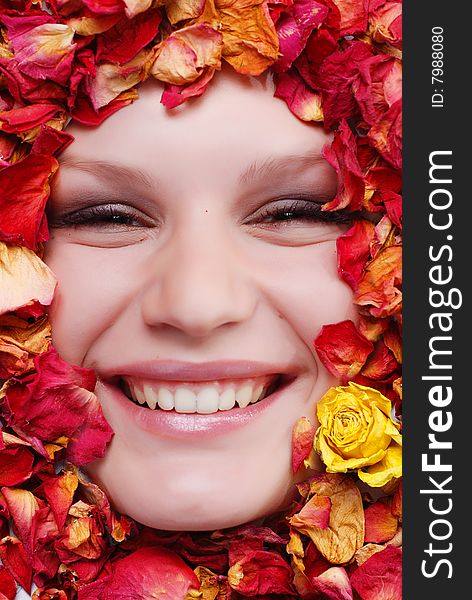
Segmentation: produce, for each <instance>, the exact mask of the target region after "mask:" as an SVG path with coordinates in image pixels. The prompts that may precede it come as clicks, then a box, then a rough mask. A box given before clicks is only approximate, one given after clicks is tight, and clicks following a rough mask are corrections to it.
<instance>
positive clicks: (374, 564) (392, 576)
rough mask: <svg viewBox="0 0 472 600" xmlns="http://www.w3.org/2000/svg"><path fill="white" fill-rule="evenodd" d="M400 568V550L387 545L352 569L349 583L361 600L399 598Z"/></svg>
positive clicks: (400, 594) (399, 599) (394, 599)
mask: <svg viewBox="0 0 472 600" xmlns="http://www.w3.org/2000/svg"><path fill="white" fill-rule="evenodd" d="M401 568H402V552H401V550H400V549H399V548H394V547H392V546H387V547H386V548H385V549H384V550H382V551H381V552H376V553H375V554H373V555H372V556H371V557H370V558H369V559H368V560H366V561H365V562H364V563H363V564H362V565H361V566H360V567H359V568H358V569H356V571H354V573H353V574H352V575H351V585H352V587H353V588H354V590H355V591H356V592H357V593H358V594H359V598H360V599H361V600H401V598H402V578H401Z"/></svg>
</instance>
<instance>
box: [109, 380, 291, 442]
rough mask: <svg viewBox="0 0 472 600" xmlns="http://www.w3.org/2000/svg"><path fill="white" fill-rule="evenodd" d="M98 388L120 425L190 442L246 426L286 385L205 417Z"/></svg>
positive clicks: (265, 408) (111, 387)
mask: <svg viewBox="0 0 472 600" xmlns="http://www.w3.org/2000/svg"><path fill="white" fill-rule="evenodd" d="M99 385H100V387H102V389H103V390H104V392H105V393H106V395H107V396H108V397H110V398H111V400H112V402H113V404H114V405H115V406H117V407H118V409H119V411H120V412H121V413H122V414H123V420H124V422H127V421H129V420H131V421H132V422H133V423H134V424H135V425H137V427H138V428H139V429H141V430H145V431H147V432H149V433H151V434H153V435H156V436H160V437H172V438H187V439H188V437H189V436H192V439H194V438H206V437H214V436H215V435H224V434H226V433H229V432H231V431H235V430H237V429H240V428H241V427H244V426H245V425H248V424H249V423H251V422H252V421H254V419H257V418H258V417H259V416H261V415H262V414H263V413H265V412H266V411H267V410H268V409H269V407H270V406H271V405H272V404H273V403H274V402H276V401H277V399H278V398H279V397H280V396H281V394H282V393H283V392H284V391H285V390H286V389H287V387H289V385H290V384H285V385H282V386H281V387H280V388H278V389H277V390H276V391H275V392H274V393H272V394H270V395H269V396H267V397H266V398H264V399H263V400H259V402H256V403H255V404H252V405H249V406H248V407H247V408H230V409H229V410H227V411H218V412H216V413H212V414H209V415H204V414H199V413H177V412H175V410H169V411H166V410H160V409H156V410H151V409H150V408H143V407H142V406H139V405H137V404H135V403H134V402H132V401H131V400H129V398H128V397H127V396H126V395H125V394H124V393H123V392H122V391H121V390H120V389H119V388H118V387H116V386H115V385H111V384H109V383H105V382H103V381H101V382H100V384H99Z"/></svg>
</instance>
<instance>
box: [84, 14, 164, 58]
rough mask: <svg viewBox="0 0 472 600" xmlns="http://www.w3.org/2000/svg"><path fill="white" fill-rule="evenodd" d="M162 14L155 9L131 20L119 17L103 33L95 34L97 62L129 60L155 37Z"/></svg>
mask: <svg viewBox="0 0 472 600" xmlns="http://www.w3.org/2000/svg"><path fill="white" fill-rule="evenodd" d="M161 20H162V15H161V13H160V12H158V11H157V10H150V11H147V12H146V13H145V14H141V15H138V16H137V17H135V18H134V19H133V20H131V21H130V20H129V19H128V18H123V19H121V20H120V21H119V22H118V23H117V24H116V25H115V26H114V27H112V28H110V29H108V30H107V31H106V32H105V33H103V35H100V36H97V51H96V54H95V56H96V60H97V62H109V63H114V64H118V65H123V64H125V63H127V62H129V61H131V60H132V59H133V58H134V57H135V56H136V55H137V54H138V53H139V52H140V51H141V50H142V49H143V48H144V47H145V46H146V45H147V44H149V43H150V42H152V40H153V39H154V38H155V37H156V34H157V30H158V28H159V24H160V22H161Z"/></svg>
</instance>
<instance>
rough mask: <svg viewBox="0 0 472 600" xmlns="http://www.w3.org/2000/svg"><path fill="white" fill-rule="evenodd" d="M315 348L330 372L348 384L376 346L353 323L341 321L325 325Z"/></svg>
mask: <svg viewBox="0 0 472 600" xmlns="http://www.w3.org/2000/svg"><path fill="white" fill-rule="evenodd" d="M315 348H316V351H317V353H318V356H319V357H320V360H321V362H322V363H323V365H324V366H325V367H326V368H327V369H328V371H329V372H330V373H332V374H333V375H335V376H336V377H339V378H340V379H341V380H342V381H343V382H346V381H347V380H349V379H352V378H353V377H354V376H355V375H356V374H357V373H359V371H360V370H361V369H362V367H363V366H364V364H365V362H366V360H367V358H368V356H369V355H370V353H371V352H372V350H373V349H374V345H373V344H372V342H370V341H369V340H368V339H367V338H365V337H364V336H363V335H361V334H360V333H359V332H358V330H357V328H356V326H355V325H354V323H353V322H352V321H341V322H340V323H336V324H333V325H323V327H322V328H321V332H320V333H319V335H318V337H317V338H316V340H315Z"/></svg>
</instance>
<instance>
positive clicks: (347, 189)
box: [323, 100, 365, 211]
mask: <svg viewBox="0 0 472 600" xmlns="http://www.w3.org/2000/svg"><path fill="white" fill-rule="evenodd" d="M325 109H326V103H325V102H324V100H323V110H325ZM325 124H326V113H325ZM323 156H324V157H325V158H326V160H327V161H328V162H329V164H330V165H332V167H334V169H335V170H336V173H337V175H338V191H337V194H336V197H335V198H334V200H332V201H331V202H328V203H326V204H324V205H323V208H324V210H339V209H341V208H346V207H349V209H350V210H353V211H354V210H360V209H361V208H362V203H363V200H364V190H365V183H364V177H363V175H362V171H361V168H360V165H359V161H358V159H357V149H356V142H355V138H354V134H353V133H352V131H351V129H350V128H349V125H348V124H347V123H346V122H345V121H343V122H342V123H341V125H340V126H339V128H338V130H337V131H336V132H335V135H334V140H333V142H332V144H331V146H327V147H325V148H324V150H323Z"/></svg>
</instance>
